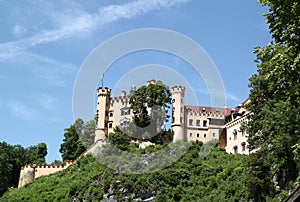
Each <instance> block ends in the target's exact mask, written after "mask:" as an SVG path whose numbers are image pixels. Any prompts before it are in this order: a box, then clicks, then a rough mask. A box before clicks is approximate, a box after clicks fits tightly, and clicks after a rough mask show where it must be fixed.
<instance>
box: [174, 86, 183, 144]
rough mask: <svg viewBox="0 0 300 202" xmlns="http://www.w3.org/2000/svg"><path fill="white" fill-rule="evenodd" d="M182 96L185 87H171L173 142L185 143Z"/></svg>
mask: <svg viewBox="0 0 300 202" xmlns="http://www.w3.org/2000/svg"><path fill="white" fill-rule="evenodd" d="M184 94H185V87H182V86H174V87H172V130H173V132H174V137H173V142H177V141H185V132H184V122H185V117H184Z"/></svg>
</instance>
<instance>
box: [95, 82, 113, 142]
mask: <svg viewBox="0 0 300 202" xmlns="http://www.w3.org/2000/svg"><path fill="white" fill-rule="evenodd" d="M110 93H111V89H109V88H104V89H103V88H98V90H97V96H98V102H97V114H96V130H95V139H94V142H96V141H97V140H99V139H102V140H105V138H106V137H105V136H106V135H107V132H108V113H109V107H110Z"/></svg>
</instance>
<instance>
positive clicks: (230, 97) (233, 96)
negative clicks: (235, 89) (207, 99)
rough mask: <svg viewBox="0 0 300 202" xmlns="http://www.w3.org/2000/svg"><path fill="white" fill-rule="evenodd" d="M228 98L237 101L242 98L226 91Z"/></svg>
mask: <svg viewBox="0 0 300 202" xmlns="http://www.w3.org/2000/svg"><path fill="white" fill-rule="evenodd" d="M226 100H232V101H235V102H240V101H241V99H240V98H238V97H237V96H235V95H233V94H231V93H228V92H226Z"/></svg>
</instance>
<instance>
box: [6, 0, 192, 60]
mask: <svg viewBox="0 0 300 202" xmlns="http://www.w3.org/2000/svg"><path fill="white" fill-rule="evenodd" d="M187 1H189V0H135V1H131V2H129V3H125V4H122V5H109V6H106V7H100V8H99V9H98V12H97V13H94V14H90V13H88V12H86V11H84V10H82V8H79V7H78V6H74V8H73V10H72V9H70V8H68V10H66V11H65V12H55V11H53V10H51V11H49V13H52V14H51V15H52V16H54V17H52V20H53V21H52V22H51V23H49V24H53V23H55V24H56V28H55V29H52V30H45V29H43V30H41V31H39V33H37V34H35V35H33V36H32V37H28V38H24V39H20V40H17V41H12V42H7V43H2V44H0V61H1V60H3V59H6V58H7V57H12V56H15V55H17V54H19V53H20V52H22V51H24V50H27V49H29V48H31V47H34V46H37V45H41V44H47V43H51V42H56V41H60V40H64V39H66V38H70V37H78V36H80V35H83V34H84V35H85V34H86V33H88V32H91V31H93V30H94V29H96V28H99V27H101V26H104V25H108V24H111V23H114V22H115V21H117V20H120V19H131V18H134V17H137V16H139V15H143V14H146V13H148V12H150V11H153V10H158V9H161V8H168V7H171V6H174V5H176V4H179V3H185V2H187ZM21 30H22V29H21V27H16V33H18V32H20V31H21Z"/></svg>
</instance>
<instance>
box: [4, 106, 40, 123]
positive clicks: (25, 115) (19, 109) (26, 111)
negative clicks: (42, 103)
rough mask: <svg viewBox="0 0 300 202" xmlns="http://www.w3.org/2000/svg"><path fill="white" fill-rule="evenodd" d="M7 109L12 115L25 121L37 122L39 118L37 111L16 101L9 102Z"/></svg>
mask: <svg viewBox="0 0 300 202" xmlns="http://www.w3.org/2000/svg"><path fill="white" fill-rule="evenodd" d="M8 107H9V109H10V110H11V113H12V114H13V115H15V116H17V117H18V118H20V119H23V120H25V121H29V122H30V121H37V120H38V119H39V117H40V116H39V112H38V111H36V110H35V109H32V108H30V107H28V106H26V105H25V104H23V103H21V102H18V101H12V102H9V103H8Z"/></svg>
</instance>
